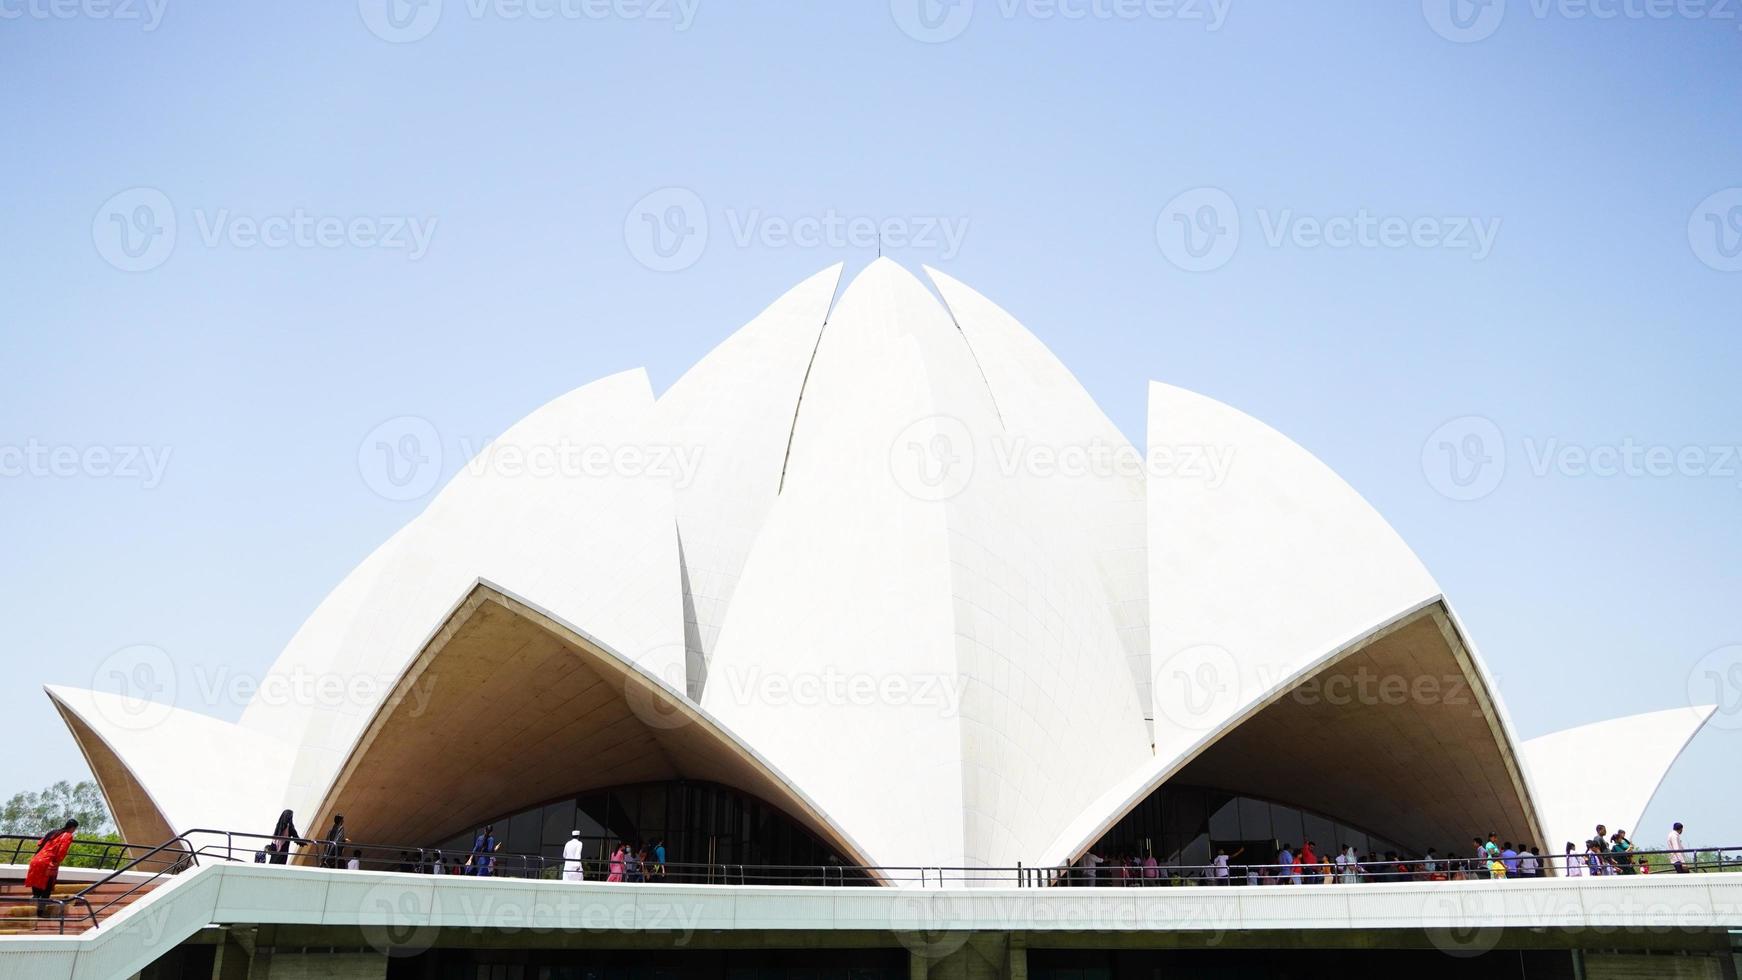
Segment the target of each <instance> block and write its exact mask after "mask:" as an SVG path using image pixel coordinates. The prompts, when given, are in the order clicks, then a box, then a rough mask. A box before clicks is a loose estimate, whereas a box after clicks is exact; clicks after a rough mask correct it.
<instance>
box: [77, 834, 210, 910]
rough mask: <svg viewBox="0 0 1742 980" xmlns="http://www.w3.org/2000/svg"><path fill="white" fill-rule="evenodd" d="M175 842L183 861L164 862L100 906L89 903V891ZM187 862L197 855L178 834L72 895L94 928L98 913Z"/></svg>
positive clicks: (194, 860) (168, 847) (193, 861)
mask: <svg viewBox="0 0 1742 980" xmlns="http://www.w3.org/2000/svg"><path fill="white" fill-rule="evenodd" d="M177 844H180V845H182V850H183V851H184V853H186V854H187V855H188V857H187V859H186V860H185V861H183V860H178V861H174V862H170V863H167V864H165V865H164V867H162V868H159V869H158V870H156V871H153V872H152V873H151V874H150V875H149V876H147V877H146V878H144V879H142V880H140V881H136V882H134V883H133V887H132V888H129V889H127V890H126V891H124V892H122V893H121V894H119V895H116V896H114V897H113V898H110V899H109V901H107V902H104V903H103V905H102V906H101V907H94V906H93V905H92V904H91V901H90V898H89V897H88V896H89V895H90V893H91V892H94V891H96V890H97V889H99V888H101V887H103V886H104V885H107V884H109V883H110V882H113V881H116V880H117V879H119V878H120V877H121V876H122V875H124V874H126V873H127V872H129V871H132V870H133V869H135V868H137V867H139V866H140V865H141V864H144V863H145V862H146V861H148V860H150V859H151V858H152V857H155V856H156V855H158V854H161V853H163V852H164V851H166V850H169V849H170V848H172V847H174V846H175V845H177ZM188 862H192V863H193V864H195V865H198V864H199V856H198V854H197V853H196V852H195V851H194V847H193V845H192V843H190V842H189V841H188V840H187V839H186V838H185V837H182V836H179V835H178V836H175V837H172V838H170V839H169V840H166V841H164V842H163V843H161V844H159V845H157V846H156V847H153V848H152V849H151V850H149V851H146V852H145V853H144V854H141V855H140V856H138V857H136V858H134V859H133V860H132V861H130V862H128V863H127V864H126V865H124V866H122V867H119V868H116V869H115V870H114V871H111V872H109V874H108V876H106V877H104V878H101V879H98V880H97V881H94V882H92V883H91V884H89V885H86V886H85V887H84V888H81V889H79V891H78V892H77V893H76V894H74V895H73V898H74V899H77V900H79V901H82V902H84V903H85V909H86V911H88V912H89V913H90V916H91V928H93V929H95V928H97V925H98V916H99V914H100V913H103V912H107V911H109V910H110V909H111V908H114V907H115V904H116V903H117V902H120V901H121V900H122V899H125V898H130V897H131V896H133V895H134V894H135V893H137V892H138V891H139V889H141V888H144V887H145V886H147V885H150V884H153V883H155V882H156V881H157V879H159V878H161V877H163V876H164V875H166V874H179V873H180V871H181V869H182V868H183V867H185V866H186V865H187V863H188ZM62 928H63V930H64V928H65V927H64V926H63V927H62Z"/></svg>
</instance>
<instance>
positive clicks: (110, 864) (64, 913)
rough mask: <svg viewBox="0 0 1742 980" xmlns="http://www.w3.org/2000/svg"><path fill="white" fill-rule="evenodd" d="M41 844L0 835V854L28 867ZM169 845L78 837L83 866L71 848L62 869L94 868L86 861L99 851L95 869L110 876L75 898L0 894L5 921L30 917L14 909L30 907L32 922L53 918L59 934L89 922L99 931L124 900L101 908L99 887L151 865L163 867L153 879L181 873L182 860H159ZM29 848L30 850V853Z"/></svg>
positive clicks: (129, 892)
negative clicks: (96, 900) (75, 911)
mask: <svg viewBox="0 0 1742 980" xmlns="http://www.w3.org/2000/svg"><path fill="white" fill-rule="evenodd" d="M39 841H40V839H39V838H36V837H29V836H24V835H20V834H0V854H5V855H7V857H8V861H7V862H6V863H9V864H14V865H17V864H27V863H28V862H29V860H30V858H31V857H34V856H35V854H36V848H37V846H38V843H39ZM8 844H10V845H11V846H10V848H8V847H7V845H8ZM167 846H168V845H156V846H153V845H148V844H130V843H127V842H126V841H109V840H96V839H92V838H80V837H74V838H73V843H72V849H78V850H79V851H80V853H79V854H78V855H77V857H78V858H79V859H80V863H76V864H75V863H72V862H71V860H70V858H72V857H73V850H72V849H69V851H68V855H69V860H67V861H63V862H62V863H61V867H62V868H80V867H92V865H90V864H87V863H84V861H85V860H86V859H89V858H90V857H91V853H92V852H93V851H95V852H96V858H95V861H96V863H95V870H98V871H104V870H107V871H109V872H110V873H109V874H108V875H106V876H104V877H103V878H101V879H99V880H98V881H96V882H94V883H91V884H89V885H86V886H85V887H84V888H81V889H79V890H78V891H77V892H75V893H73V894H71V895H65V896H64V897H62V896H57V895H49V896H46V897H42V898H38V897H37V896H35V895H24V894H19V895H0V916H3V921H5V922H8V923H11V922H15V921H20V920H24V919H25V918H26V917H23V916H19V915H18V914H17V913H16V912H15V911H13V910H16V909H20V908H26V909H31V910H32V911H33V912H34V914H33V915H32V916H29V917H28V921H31V922H32V923H35V922H40V921H43V920H44V919H52V920H53V921H54V922H55V923H56V932H58V933H60V934H62V935H64V934H65V933H66V930H67V923H68V922H69V921H73V922H82V921H85V920H89V922H90V923H91V926H92V928H95V927H96V925H97V917H98V915H99V913H101V912H103V911H107V910H108V909H109V908H110V907H111V906H113V905H114V904H115V901H119V900H120V899H119V897H118V898H117V899H115V900H113V901H109V902H106V903H105V904H104V905H102V906H101V907H97V906H94V905H93V903H92V901H91V897H90V896H91V893H92V892H94V891H95V890H96V889H97V888H98V887H99V886H101V885H106V884H109V883H111V882H114V881H116V880H117V879H119V877H120V876H121V875H122V874H124V873H125V872H127V871H132V870H135V869H139V868H142V867H145V866H147V865H150V864H158V865H160V867H158V869H157V871H156V872H155V873H153V874H152V875H151V876H150V878H151V879H155V878H157V877H159V876H161V875H163V874H165V873H170V872H175V871H179V870H181V862H180V861H178V860H172V859H169V858H167V857H159V855H161V854H163V852H164V850H165V848H166V847H167ZM27 847H28V850H26V848H27ZM57 887H58V886H57ZM138 887H139V886H135V887H134V888H130V889H128V890H127V892H126V893H125V895H124V896H121V897H126V896H130V895H132V894H134V893H135V892H136V891H137V890H138ZM75 906H76V907H77V908H79V909H81V910H82V911H83V915H82V916H79V917H78V918H76V919H75V918H73V917H72V916H71V915H69V914H68V913H69V912H70V910H71V909H72V908H74V907H75ZM50 909H53V910H54V914H52V915H45V914H44V912H45V911H47V910H50Z"/></svg>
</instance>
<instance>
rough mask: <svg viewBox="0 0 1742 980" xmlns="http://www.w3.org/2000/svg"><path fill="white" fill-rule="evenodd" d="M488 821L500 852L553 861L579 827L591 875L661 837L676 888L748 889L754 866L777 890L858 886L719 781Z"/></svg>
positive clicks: (610, 794) (461, 845)
mask: <svg viewBox="0 0 1742 980" xmlns="http://www.w3.org/2000/svg"><path fill="white" fill-rule="evenodd" d="M487 822H488V823H491V824H493V825H494V826H495V828H496V837H497V839H498V840H499V841H501V845H502V847H501V849H502V851H503V852H504V853H507V854H536V855H541V856H542V857H544V858H546V859H547V860H549V861H552V862H554V861H556V860H558V859H560V858H561V857H562V850H563V845H564V844H566V843H568V840H569V834H570V832H571V831H574V830H579V831H580V832H581V839H582V841H583V842H584V844H585V855H586V861H587V876H588V877H589V878H592V877H596V876H597V874H598V873H599V872H601V871H603V862H604V861H605V860H607V859H608V857H609V855H610V853H611V852H612V851H613V850H615V849H616V847H617V845H618V844H619V843H625V842H626V843H628V844H630V845H631V846H637V845H643V844H645V845H649V846H651V845H652V844H653V842H654V841H659V840H663V841H664V842H665V852H666V853H665V857H666V862H667V865H668V870H667V877H668V878H670V879H673V880H678V881H716V882H718V881H720V880H722V876H726V880H729V881H730V882H731V883H734V884H736V883H739V882H740V881H741V880H742V881H744V882H746V883H750V884H754V883H756V880H757V875H758V871H757V870H756V868H757V867H758V866H760V867H763V868H768V867H774V866H777V867H782V868H788V869H792V870H790V871H789V872H787V873H772V872H762V873H763V874H765V875H769V874H772V875H773V876H774V877H775V878H777V879H778V880H779V881H780V882H782V883H791V884H799V883H803V882H804V881H806V880H809V879H810V878H816V879H817V883H819V884H820V883H821V879H822V877H823V876H825V875H826V876H828V878H829V881H830V882H831V883H832V882H835V881H837V880H840V879H841V878H842V877H844V878H845V880H846V882H847V883H848V884H853V883H856V882H859V881H863V880H864V879H863V878H862V877H861V876H858V875H854V874H850V873H849V874H845V875H843V874H842V872H840V871H839V869H840V868H841V867H842V866H844V865H845V864H846V863H847V862H845V861H843V860H842V858H841V856H840V855H838V854H836V853H835V852H834V850H833V849H831V848H830V847H829V846H828V845H826V844H824V843H823V842H821V841H819V840H818V839H817V838H816V837H814V836H812V835H811V834H810V832H809V831H807V830H805V829H804V828H803V827H801V826H799V825H798V823H797V822H796V821H794V820H792V819H791V818H790V817H788V816H787V815H786V814H785V813H783V812H782V811H780V810H779V809H778V808H776V807H774V806H772V805H770V804H768V803H765V802H763V801H762V800H759V799H757V798H755V797H753V796H750V795H748V794H746V793H742V792H739V791H738V790H735V789H732V788H731V787H728V786H722V785H719V784H717V783H708V782H692V781H677V782H666V783H639V784H636V785H632V786H618V787H614V788H612V789H603V790H594V791H591V792H587V793H581V794H579V795H577V796H575V797H573V798H570V799H563V800H556V801H553V802H550V803H546V804H543V805H541V806H535V807H532V808H531V809H528V810H522V811H520V812H519V813H512V814H508V815H505V816H500V817H497V818H495V819H494V820H491V821H487ZM475 834H476V831H475V830H471V831H467V832H466V833H464V834H459V835H456V836H454V837H452V838H450V839H448V840H445V841H440V842H437V843H436V844H435V845H433V846H436V847H439V848H441V849H442V851H443V852H444V854H446V855H450V856H463V855H464V854H465V853H466V852H467V851H468V850H470V849H471V847H472V841H473V839H474V836H475ZM686 865H695V866H698V867H685V866H686ZM498 867H499V869H500V872H499V873H502V874H515V873H518V872H517V869H516V868H514V867H513V866H512V864H511V862H508V861H502V862H499V865H498ZM740 869H742V870H740ZM805 869H822V870H817V871H807V870H805ZM553 872H554V865H553Z"/></svg>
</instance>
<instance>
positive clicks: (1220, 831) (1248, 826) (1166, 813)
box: [1093, 785, 1450, 868]
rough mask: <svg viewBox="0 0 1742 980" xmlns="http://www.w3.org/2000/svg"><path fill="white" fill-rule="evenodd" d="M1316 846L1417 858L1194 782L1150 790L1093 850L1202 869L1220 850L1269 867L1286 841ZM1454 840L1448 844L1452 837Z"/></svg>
mask: <svg viewBox="0 0 1742 980" xmlns="http://www.w3.org/2000/svg"><path fill="white" fill-rule="evenodd" d="M1309 840H1310V841H1313V842H1315V843H1316V844H1317V846H1318V850H1319V852H1320V853H1326V852H1329V853H1333V854H1334V853H1335V852H1336V849H1337V848H1338V847H1339V846H1341V845H1343V844H1350V845H1353V846H1354V848H1355V850H1356V852H1357V853H1358V854H1361V855H1363V856H1365V855H1367V854H1379V855H1384V854H1386V853H1389V852H1396V853H1397V854H1399V855H1401V856H1404V857H1415V856H1417V855H1416V854H1414V853H1413V852H1412V851H1411V850H1410V849H1409V848H1407V847H1403V846H1400V845H1399V844H1397V843H1395V842H1393V841H1391V840H1389V839H1387V838H1384V837H1381V836H1379V835H1377V834H1374V833H1371V832H1370V831H1368V830H1365V829H1362V828H1359V827H1354V826H1351V825H1350V824H1348V823H1345V822H1342V821H1339V820H1337V819H1335V818H1332V817H1327V816H1324V815H1322V814H1317V813H1313V812H1311V811H1308V810H1302V809H1300V808H1298V807H1292V806H1287V805H1285V804H1282V803H1272V802H1270V801H1268V800H1261V799H1257V798H1255V797H1250V796H1239V795H1237V794H1234V793H1225V792H1222V791H1220V790H1213V789H1202V788H1199V787H1196V786H1173V785H1167V786H1163V787H1161V788H1160V789H1158V790H1156V791H1155V792H1154V793H1151V794H1150V795H1149V797H1148V798H1147V799H1145V800H1144V801H1143V802H1142V803H1139V804H1138V805H1137V807H1136V808H1135V809H1133V810H1132V811H1131V812H1130V813H1128V814H1126V815H1125V818H1124V819H1122V820H1120V821H1119V822H1118V823H1117V824H1115V825H1114V826H1113V828H1112V829H1111V830H1109V831H1108V832H1107V833H1106V834H1105V835H1103V836H1102V837H1101V839H1100V840H1099V841H1097V842H1096V843H1095V846H1094V848H1093V850H1094V852H1095V853H1096V854H1098V855H1100V856H1101V857H1103V858H1108V859H1112V858H1122V857H1125V856H1128V855H1129V856H1136V857H1138V858H1142V857H1144V856H1145V855H1147V854H1149V853H1150V852H1152V851H1153V852H1154V854H1155V860H1156V861H1157V862H1159V863H1160V864H1162V865H1163V866H1167V867H1175V868H1197V867H1202V866H1204V865H1207V864H1209V863H1210V860H1211V858H1213V857H1214V856H1215V853H1216V849H1217V848H1225V849H1226V850H1227V852H1228V853H1229V855H1234V854H1236V853H1239V854H1240V856H1239V857H1238V858H1235V859H1234V860H1235V863H1236V864H1245V863H1250V864H1269V863H1272V862H1273V861H1275V859H1276V853H1277V849H1278V848H1279V847H1280V846H1281V845H1283V844H1290V845H1293V846H1294V847H1297V848H1298V847H1300V846H1301V844H1302V843H1304V842H1306V841H1309ZM1448 843H1450V842H1448Z"/></svg>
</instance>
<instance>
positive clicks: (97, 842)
mask: <svg viewBox="0 0 1742 980" xmlns="http://www.w3.org/2000/svg"><path fill="white" fill-rule="evenodd" d="M41 840H42V838H41V837H33V836H31V835H29V834H0V853H5V842H7V841H11V842H12V856H11V859H10V860H9V861H7V862H5V863H8V864H24V863H28V859H29V858H30V857H31V856H33V855H34V854H35V853H36V851H35V848H36V846H37V844H38V843H40V842H41ZM26 846H28V847H30V848H31V851H30V854H26V853H25V847H26ZM151 846H152V845H150V844H129V843H127V842H126V841H120V840H102V839H99V838H95V837H74V838H73V847H85V848H101V849H102V854H101V855H99V856H98V859H97V865H96V870H99V871H100V870H103V869H104V868H105V867H106V866H107V865H108V862H109V859H110V852H111V851H120V852H121V854H122V856H125V854H126V852H127V851H129V850H148V849H150V848H151ZM21 858H22V859H24V860H20V859H21ZM63 867H83V865H72V864H63Z"/></svg>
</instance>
